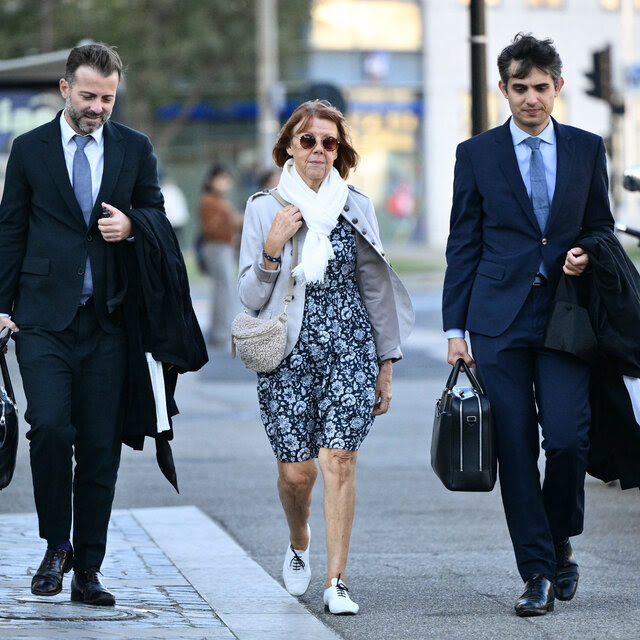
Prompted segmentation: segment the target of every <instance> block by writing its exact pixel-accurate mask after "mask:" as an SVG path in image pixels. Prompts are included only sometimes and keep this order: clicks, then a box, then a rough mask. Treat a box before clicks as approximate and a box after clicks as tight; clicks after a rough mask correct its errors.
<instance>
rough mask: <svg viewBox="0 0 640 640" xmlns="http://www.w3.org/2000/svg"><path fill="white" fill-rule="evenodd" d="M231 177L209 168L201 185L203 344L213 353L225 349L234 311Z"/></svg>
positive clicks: (236, 216)
mask: <svg viewBox="0 0 640 640" xmlns="http://www.w3.org/2000/svg"><path fill="white" fill-rule="evenodd" d="M232 189H233V177H232V176H231V174H230V173H229V172H228V171H227V170H226V169H225V168H224V167H223V166H221V165H213V166H212V167H211V169H209V173H208V174H207V177H206V178H205V181H204V184H203V185H202V196H201V198H200V207H199V214H200V235H201V237H202V240H203V243H204V244H203V249H202V258H203V261H204V264H205V267H206V272H207V273H208V274H209V277H210V278H211V314H210V321H209V330H208V333H207V342H208V343H209V345H211V346H212V347H214V348H216V349H229V348H230V346H231V342H230V339H229V330H230V327H231V321H232V320H233V316H234V315H235V314H236V312H237V311H238V309H237V308H236V306H237V305H236V301H237V299H236V296H235V293H234V290H233V280H234V268H233V267H234V265H235V261H236V251H237V247H238V241H239V237H240V229H241V228H242V214H240V213H239V212H238V211H236V209H235V207H234V206H233V204H232V203H231V201H230V200H229V195H230V194H231V190H232Z"/></svg>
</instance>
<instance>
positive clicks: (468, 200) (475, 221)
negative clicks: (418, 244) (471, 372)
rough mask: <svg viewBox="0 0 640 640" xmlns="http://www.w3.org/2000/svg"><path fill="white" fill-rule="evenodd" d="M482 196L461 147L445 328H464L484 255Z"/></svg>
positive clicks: (449, 248)
mask: <svg viewBox="0 0 640 640" xmlns="http://www.w3.org/2000/svg"><path fill="white" fill-rule="evenodd" d="M482 219H483V212H482V195H481V194H480V192H479V190H478V187H477V185H476V180H475V176H474V171H473V164H472V162H471V159H470V158H469V154H468V152H467V150H466V148H465V145H464V144H460V145H458V149H457V151H456V165H455V170H454V178H453V204H452V207H451V219H450V227H449V239H448V241H447V250H446V255H447V270H446V272H445V278H444V287H443V293H442V321H443V329H444V330H445V331H447V330H449V329H464V328H465V327H466V324H467V310H468V307H469V299H470V297H471V289H472V287H473V282H474V279H475V273H476V269H477V267H478V263H479V262H480V258H481V256H482Z"/></svg>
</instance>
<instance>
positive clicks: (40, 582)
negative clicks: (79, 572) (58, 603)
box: [31, 547, 73, 596]
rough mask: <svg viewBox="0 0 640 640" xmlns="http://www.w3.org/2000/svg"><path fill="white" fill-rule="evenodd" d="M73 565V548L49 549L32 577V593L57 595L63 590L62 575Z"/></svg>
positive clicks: (35, 594)
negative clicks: (67, 549)
mask: <svg viewBox="0 0 640 640" xmlns="http://www.w3.org/2000/svg"><path fill="white" fill-rule="evenodd" d="M72 566H73V548H71V547H70V548H69V551H65V550H64V549H47V551H46V552H45V554H44V558H43V559H42V562H41V563H40V566H39V567H38V571H36V575H35V576H33V578H32V579H31V593H33V595H34V596H55V595H56V594H58V593H60V592H61V591H62V577H63V576H64V574H65V573H69V571H71V567H72Z"/></svg>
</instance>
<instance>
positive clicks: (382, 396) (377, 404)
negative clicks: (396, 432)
mask: <svg viewBox="0 0 640 640" xmlns="http://www.w3.org/2000/svg"><path fill="white" fill-rule="evenodd" d="M392 367H393V362H392V361H391V360H385V361H384V362H383V363H382V364H381V365H380V371H379V372H378V378H377V380H376V395H375V400H374V405H373V411H372V412H371V415H372V416H381V415H382V414H383V413H387V411H389V405H390V404H391V373H392Z"/></svg>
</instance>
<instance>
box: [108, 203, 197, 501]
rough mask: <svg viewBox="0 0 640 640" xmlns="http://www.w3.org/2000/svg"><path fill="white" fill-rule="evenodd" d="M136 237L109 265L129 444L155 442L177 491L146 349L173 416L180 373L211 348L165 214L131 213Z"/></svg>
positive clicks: (122, 246) (162, 465) (112, 256)
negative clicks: (124, 371)
mask: <svg viewBox="0 0 640 640" xmlns="http://www.w3.org/2000/svg"><path fill="white" fill-rule="evenodd" d="M129 213H130V216H131V220H132V223H133V234H134V238H135V239H134V241H133V242H124V243H119V245H117V246H116V247H114V251H113V252H112V253H111V254H110V261H109V265H108V268H109V269H112V270H113V271H114V273H115V275H116V277H114V278H112V279H111V281H112V282H116V283H118V284H117V285H116V286H115V288H114V290H112V291H110V292H109V301H108V305H109V310H110V311H113V312H116V311H117V312H119V313H120V314H121V317H122V324H123V327H124V330H125V334H126V337H127V348H128V375H127V382H126V400H125V410H124V427H123V435H122V441H123V443H124V444H127V445H129V446H131V447H133V448H134V449H142V448H143V446H144V438H145V436H151V437H154V438H155V439H156V457H157V458H158V463H159V465H160V468H161V469H162V471H163V473H164V474H165V476H167V478H168V479H169V480H170V482H172V484H173V485H174V486H175V487H176V489H177V482H176V476H175V468H174V465H173V458H172V455H171V449H170V447H169V444H168V440H171V439H172V438H173V429H171V430H169V431H164V432H161V433H160V434H158V430H157V420H156V408H155V400H154V395H153V389H152V386H151V379H150V375H149V369H148V365H147V360H146V357H145V353H146V352H150V353H151V354H152V355H153V358H154V359H155V360H156V361H158V362H161V363H162V367H163V374H164V381H165V392H166V403H167V412H168V415H169V421H170V422H171V418H172V417H173V416H175V415H176V414H177V413H178V407H177V406H176V403H175V400H174V392H175V387H176V382H177V378H178V374H180V373H184V372H186V371H197V370H198V369H200V368H201V367H202V366H203V365H204V364H205V363H206V362H207V361H208V356H207V348H206V345H205V341H204V338H203V336H202V331H201V330H200V325H199V324H198V320H197V318H196V315H195V312H194V310H193V305H192V301H191V294H190V290H189V282H188V279H187V270H186V267H185V264H184V260H183V257H182V252H181V250H180V246H179V244H178V240H177V238H176V236H175V233H174V231H173V229H172V227H171V224H170V223H169V221H168V219H167V217H166V216H165V215H163V214H161V213H160V212H158V213H157V214H153V213H152V214H151V215H150V214H149V212H148V211H146V212H143V213H140V214H138V212H137V211H136V210H131V211H130V212H129Z"/></svg>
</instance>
